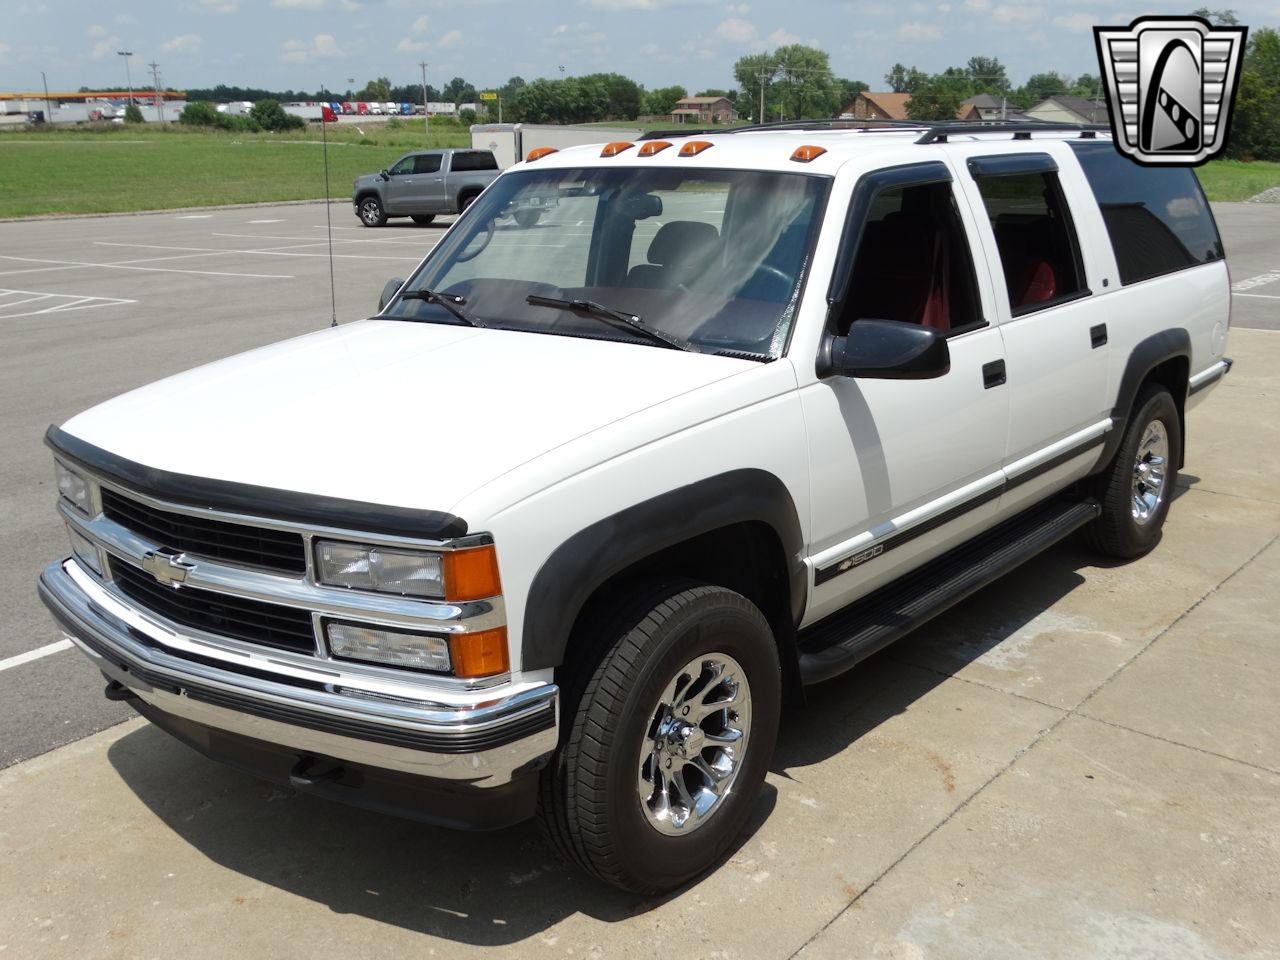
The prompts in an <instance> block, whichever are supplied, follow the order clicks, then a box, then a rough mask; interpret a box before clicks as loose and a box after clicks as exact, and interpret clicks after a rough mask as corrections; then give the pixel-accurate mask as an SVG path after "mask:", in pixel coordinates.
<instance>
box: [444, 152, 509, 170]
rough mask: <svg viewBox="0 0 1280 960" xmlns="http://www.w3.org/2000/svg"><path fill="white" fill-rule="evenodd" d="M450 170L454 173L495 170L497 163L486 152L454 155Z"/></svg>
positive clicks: (491, 155)
mask: <svg viewBox="0 0 1280 960" xmlns="http://www.w3.org/2000/svg"><path fill="white" fill-rule="evenodd" d="M451 169H452V170H453V171H454V172H455V173H458V172H461V171H466V170H497V169H498V161H497V160H496V159H494V156H493V154H492V153H490V152H489V151H488V150H476V151H474V152H472V153H455V154H454V155H453V164H452V167H451Z"/></svg>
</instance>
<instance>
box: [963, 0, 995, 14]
mask: <svg viewBox="0 0 1280 960" xmlns="http://www.w3.org/2000/svg"><path fill="white" fill-rule="evenodd" d="M964 6H965V9H966V10H974V11H977V12H978V13H981V12H983V11H984V10H990V9H991V0H964Z"/></svg>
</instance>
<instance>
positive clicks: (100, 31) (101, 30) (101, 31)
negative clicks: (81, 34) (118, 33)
mask: <svg viewBox="0 0 1280 960" xmlns="http://www.w3.org/2000/svg"><path fill="white" fill-rule="evenodd" d="M85 32H86V33H87V34H89V36H91V37H105V36H106V35H107V33H108V32H109V31H108V30H107V28H106V27H104V26H103V25H102V24H100V23H95V24H93V25H92V26H90V27H89V29H88V30H86V31H85Z"/></svg>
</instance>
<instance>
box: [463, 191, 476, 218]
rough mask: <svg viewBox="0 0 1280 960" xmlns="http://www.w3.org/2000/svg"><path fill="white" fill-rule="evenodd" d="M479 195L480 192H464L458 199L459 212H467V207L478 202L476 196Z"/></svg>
mask: <svg viewBox="0 0 1280 960" xmlns="http://www.w3.org/2000/svg"><path fill="white" fill-rule="evenodd" d="M478 196H480V194H478V193H464V194H463V195H462V196H461V197H460V198H459V199H458V213H459V214H463V213H466V212H467V207H469V206H471V205H472V204H473V203H475V202H476V197H478Z"/></svg>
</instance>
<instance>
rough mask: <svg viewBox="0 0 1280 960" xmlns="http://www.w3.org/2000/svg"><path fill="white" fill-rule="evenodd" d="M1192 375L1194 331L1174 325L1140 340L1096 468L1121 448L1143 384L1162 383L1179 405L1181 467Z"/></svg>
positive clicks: (1127, 365) (1124, 376) (1129, 362)
mask: <svg viewBox="0 0 1280 960" xmlns="http://www.w3.org/2000/svg"><path fill="white" fill-rule="evenodd" d="M1190 377H1191V334H1189V333H1188V332H1187V331H1186V329H1184V328H1182V327H1171V328H1170V329H1168V330H1161V331H1160V332H1159V333H1155V334H1152V335H1151V336H1149V337H1147V338H1146V339H1145V340H1141V341H1139V342H1138V344H1137V345H1136V346H1135V347H1134V348H1133V350H1132V352H1130V354H1129V359H1128V360H1127V361H1126V362H1125V367H1124V373H1123V374H1121V377H1120V386H1119V389H1118V390H1117V393H1116V402H1115V406H1114V407H1113V408H1112V410H1111V419H1112V428H1111V431H1110V432H1109V433H1108V434H1107V439H1106V443H1105V444H1104V445H1103V449H1102V454H1101V455H1100V456H1099V458H1098V463H1097V465H1096V466H1095V468H1094V472H1097V471H1100V470H1103V469H1104V468H1105V467H1106V466H1107V464H1109V463H1110V462H1111V459H1112V458H1113V457H1114V456H1115V455H1116V451H1117V450H1118V449H1119V448H1120V441H1121V440H1122V439H1123V438H1124V432H1125V428H1126V427H1127V426H1128V424H1129V417H1130V416H1131V415H1132V413H1133V406H1134V403H1135V401H1136V400H1137V398H1138V392H1139V391H1140V390H1141V389H1142V387H1143V385H1144V384H1147V383H1159V384H1160V385H1162V386H1164V387H1167V388H1168V390H1169V393H1170V394H1172V395H1173V402H1174V405H1175V406H1176V407H1177V408H1178V420H1179V422H1180V424H1181V425H1182V430H1181V431H1180V432H1181V434H1182V443H1181V445H1180V446H1179V448H1178V451H1177V458H1178V469H1182V466H1183V461H1184V459H1185V451H1186V443H1187V441H1186V437H1187V418H1186V407H1187V386H1188V383H1189V381H1190Z"/></svg>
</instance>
